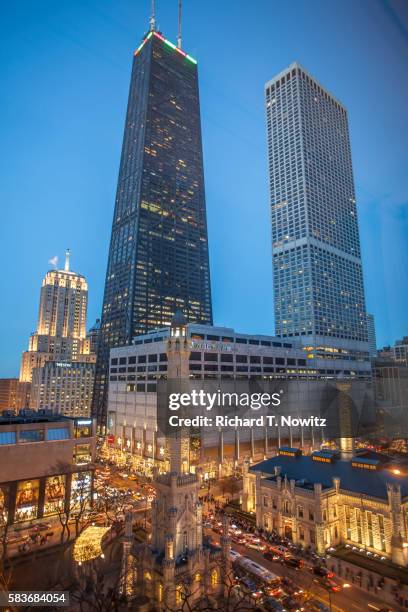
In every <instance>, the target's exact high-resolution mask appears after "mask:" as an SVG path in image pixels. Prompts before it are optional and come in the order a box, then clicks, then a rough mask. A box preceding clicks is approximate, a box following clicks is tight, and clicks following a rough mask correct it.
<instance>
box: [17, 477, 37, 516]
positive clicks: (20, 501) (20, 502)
mask: <svg viewBox="0 0 408 612" xmlns="http://www.w3.org/2000/svg"><path fill="white" fill-rule="evenodd" d="M38 489H39V480H24V481H22V482H19V483H18V485H17V498H16V514H15V519H16V521H29V520H32V519H35V518H37V513H38Z"/></svg>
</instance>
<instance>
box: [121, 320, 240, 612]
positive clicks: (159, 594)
mask: <svg viewBox="0 0 408 612" xmlns="http://www.w3.org/2000/svg"><path fill="white" fill-rule="evenodd" d="M176 316H177V315H176ZM173 323H174V324H175V325H174V326H172V330H171V334H170V337H169V341H168V349H169V352H170V353H171V354H175V355H180V354H181V353H183V352H184V351H185V352H188V342H187V336H186V325H185V322H184V320H183V319H182V318H179V319H178V322H177V323H176V321H175V319H174V318H173ZM176 330H177V334H176V333H174V332H175V331H176ZM177 361H178V360H177ZM169 369H170V374H171V376H172V377H173V378H177V379H179V380H180V381H181V380H183V379H184V378H185V376H187V375H188V362H184V363H183V364H182V365H181V367H177V366H176V360H170V367H169ZM189 443H190V438H189V436H188V435H184V434H183V431H181V432H178V433H177V434H175V435H174V436H172V437H171V438H170V439H169V440H168V441H167V445H168V451H169V466H168V470H167V472H166V473H163V474H159V473H158V470H157V469H156V470H155V471H154V475H153V486H154V487H155V489H156V496H155V499H154V500H153V502H152V520H151V525H152V531H151V542H150V543H149V545H146V544H137V543H136V542H135V541H134V539H133V537H132V529H131V524H128V526H127V530H126V537H125V539H124V544H123V564H122V565H123V577H124V578H123V585H122V591H123V593H124V594H125V595H126V597H127V598H128V599H129V600H132V599H134V598H135V597H139V598H140V597H144V598H145V601H146V602H148V604H149V607H150V606H151V605H152V604H153V603H154V604H155V606H154V607H155V609H158V610H169V609H170V610H178V609H180V610H181V609H183V608H188V609H190V608H191V607H194V606H198V608H197V609H199V607H200V606H199V603H198V602H199V601H200V600H201V601H204V600H207V601H209V600H211V598H212V597H215V598H216V599H217V600H218V601H219V600H220V598H222V596H223V595H224V593H225V592H226V590H227V589H228V586H229V584H231V583H230V582H229V581H230V570H231V567H230V539H229V535H228V521H227V518H226V517H225V519H224V525H223V535H222V538H221V546H214V545H213V544H211V543H210V542H209V541H207V540H205V538H204V537H203V518H202V511H203V507H202V502H201V500H200V498H199V495H198V493H199V488H200V483H201V479H202V478H201V474H200V473H198V472H197V473H189V467H190V466H189V464H188V460H187V461H186V459H185V457H186V456H188V455H189V452H188V447H189ZM129 519H130V517H128V521H129ZM139 601H140V599H139Z"/></svg>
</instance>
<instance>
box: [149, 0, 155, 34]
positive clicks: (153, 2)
mask: <svg viewBox="0 0 408 612" xmlns="http://www.w3.org/2000/svg"><path fill="white" fill-rule="evenodd" d="M155 29H156V2H155V0H152V12H151V15H150V31H151V32H154V31H155Z"/></svg>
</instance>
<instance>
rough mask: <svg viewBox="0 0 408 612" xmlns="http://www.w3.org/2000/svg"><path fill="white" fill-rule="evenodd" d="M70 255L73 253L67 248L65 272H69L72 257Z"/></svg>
mask: <svg viewBox="0 0 408 612" xmlns="http://www.w3.org/2000/svg"><path fill="white" fill-rule="evenodd" d="M70 255H71V253H70V251H69V249H67V250H66V251H65V266H64V270H65V272H69V258H70Z"/></svg>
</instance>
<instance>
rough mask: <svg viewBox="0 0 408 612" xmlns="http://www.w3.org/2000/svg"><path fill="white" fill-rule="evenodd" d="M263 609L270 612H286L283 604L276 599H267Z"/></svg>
mask: <svg viewBox="0 0 408 612" xmlns="http://www.w3.org/2000/svg"><path fill="white" fill-rule="evenodd" d="M262 607H263V608H265V610H268V611H270V612H284V608H283V606H282V604H281V602H280V601H278V600H277V599H275V598H274V597H265V599H264V601H263V603H262Z"/></svg>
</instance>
